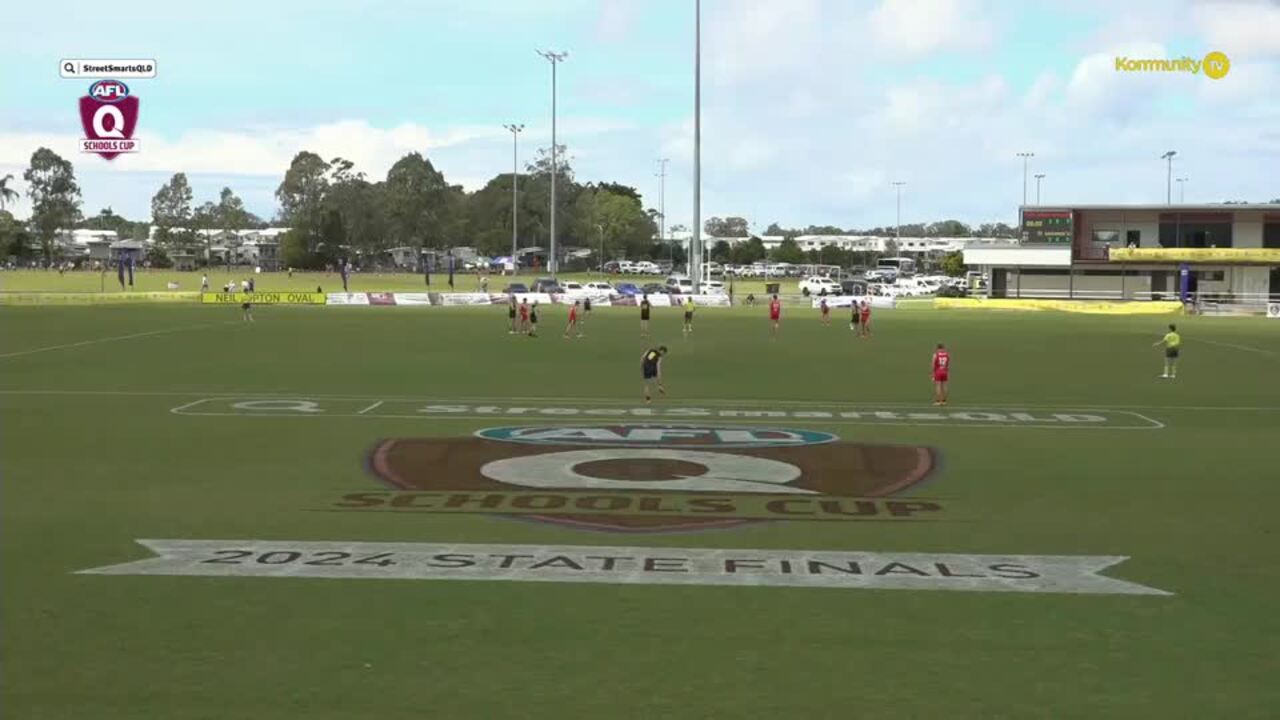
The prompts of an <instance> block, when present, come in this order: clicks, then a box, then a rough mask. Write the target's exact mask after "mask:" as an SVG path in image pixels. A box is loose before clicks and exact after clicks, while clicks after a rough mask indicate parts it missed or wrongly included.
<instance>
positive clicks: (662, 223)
mask: <svg viewBox="0 0 1280 720" xmlns="http://www.w3.org/2000/svg"><path fill="white" fill-rule="evenodd" d="M669 162H671V161H670V160H668V159H667V158H658V172H657V173H655V175H657V177H658V223H659V224H658V237H659V238H661V239H662V242H664V243H666V244H667V259H668V260H670V261H671V272H675V271H676V268H675V251H674V250H672V248H671V242H670V241H669V240H668V239H667V163H669Z"/></svg>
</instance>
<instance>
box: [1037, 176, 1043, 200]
mask: <svg viewBox="0 0 1280 720" xmlns="http://www.w3.org/2000/svg"><path fill="white" fill-rule="evenodd" d="M1043 179H1044V173H1036V205H1037V206H1038V205H1039V204H1040V181H1041V180H1043Z"/></svg>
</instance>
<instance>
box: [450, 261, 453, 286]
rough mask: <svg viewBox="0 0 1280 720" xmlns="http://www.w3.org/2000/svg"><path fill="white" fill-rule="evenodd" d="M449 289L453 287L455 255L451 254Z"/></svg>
mask: <svg viewBox="0 0 1280 720" xmlns="http://www.w3.org/2000/svg"><path fill="white" fill-rule="evenodd" d="M449 289H450V290H452V289H453V256H452V255H450V256H449Z"/></svg>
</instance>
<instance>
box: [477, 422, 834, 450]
mask: <svg viewBox="0 0 1280 720" xmlns="http://www.w3.org/2000/svg"><path fill="white" fill-rule="evenodd" d="M476 437H482V438H488V439H490V440H505V441H507V442H522V443H532V444H535V445H600V446H609V447H618V446H627V447H689V446H695V445H697V446H705V447H712V448H717V447H718V448H745V447H787V446H794V445H816V444H819V443H829V442H835V441H836V440H838V439H839V438H837V437H836V436H835V435H832V434H831V433H825V432H817V431H814V430H778V429H774V428H750V427H694V426H687V425H598V426H590V427H502V428H489V429H488V430H478V431H476Z"/></svg>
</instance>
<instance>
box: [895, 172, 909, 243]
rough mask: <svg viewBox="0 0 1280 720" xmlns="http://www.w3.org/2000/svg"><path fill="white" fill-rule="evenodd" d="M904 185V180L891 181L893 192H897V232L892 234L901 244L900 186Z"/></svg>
mask: <svg viewBox="0 0 1280 720" xmlns="http://www.w3.org/2000/svg"><path fill="white" fill-rule="evenodd" d="M906 184H907V183H906V181H905V180H894V181H893V187H894V190H895V191H896V192H897V194H898V229H897V231H896V232H895V233H894V235H895V237H896V238H897V241H898V242H902V186H903V185H906ZM898 249H899V250H901V249H902V248H901V247H899V248H898Z"/></svg>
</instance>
